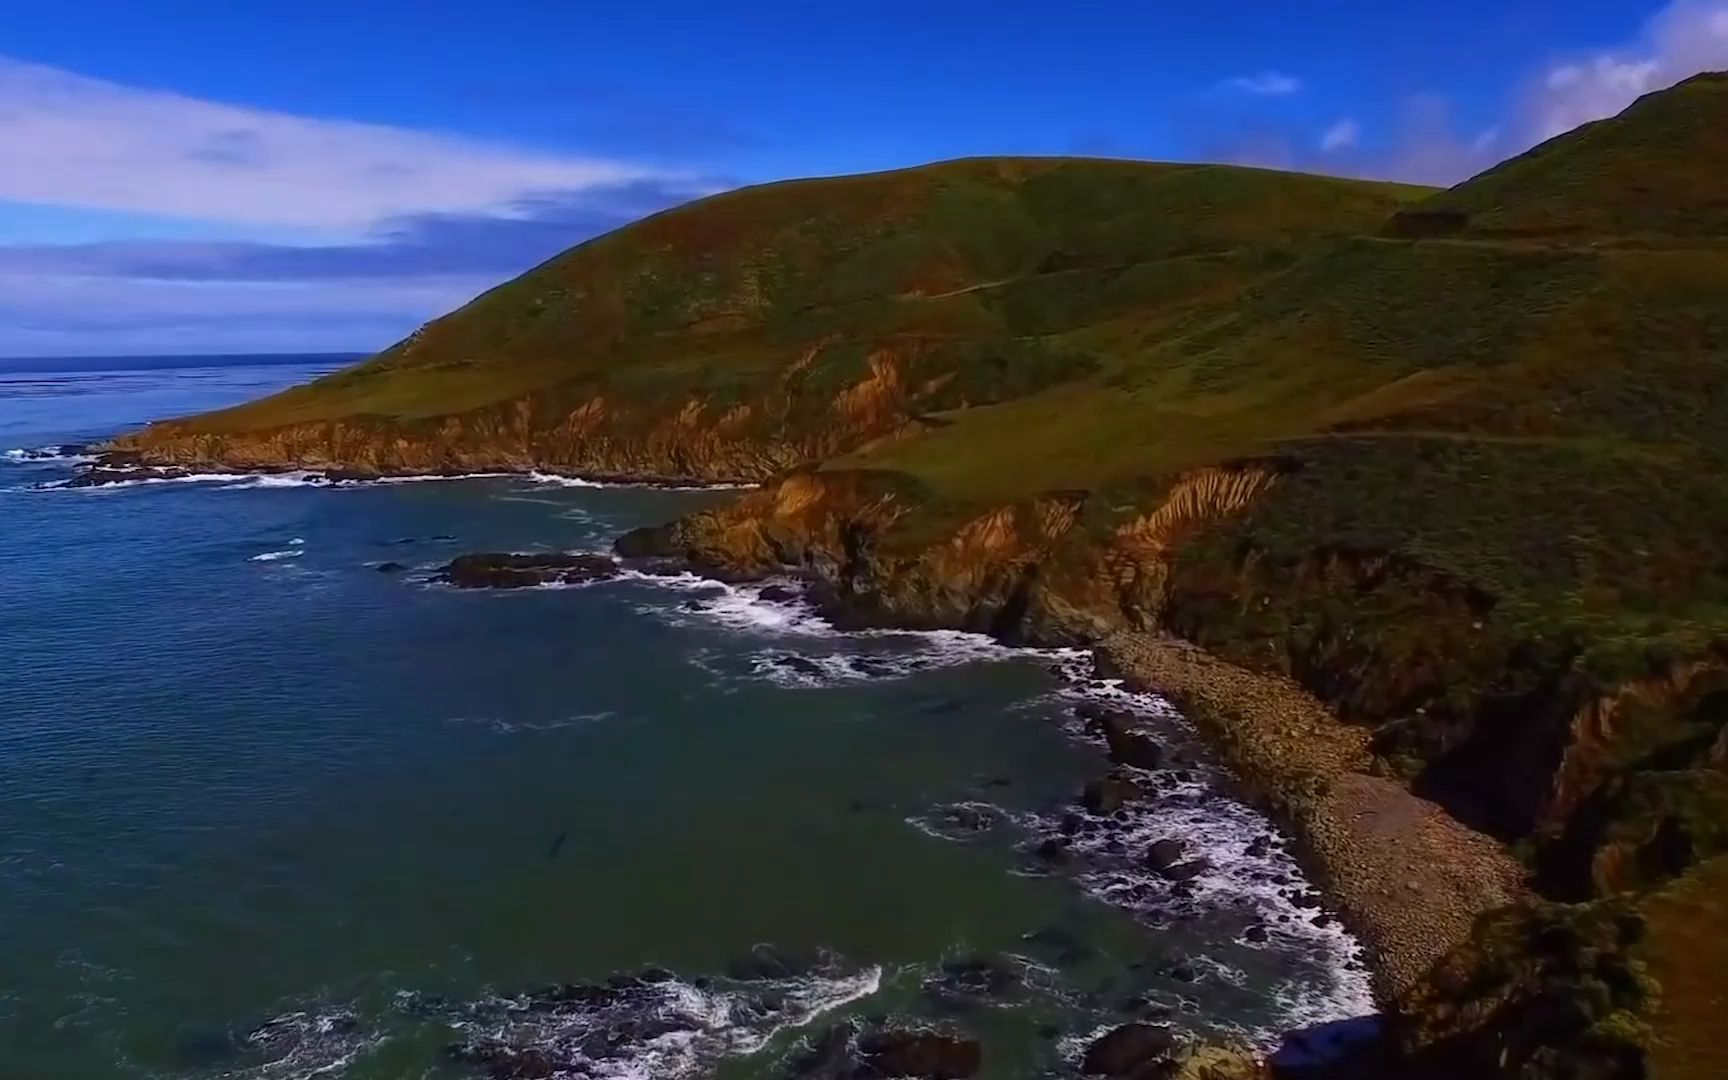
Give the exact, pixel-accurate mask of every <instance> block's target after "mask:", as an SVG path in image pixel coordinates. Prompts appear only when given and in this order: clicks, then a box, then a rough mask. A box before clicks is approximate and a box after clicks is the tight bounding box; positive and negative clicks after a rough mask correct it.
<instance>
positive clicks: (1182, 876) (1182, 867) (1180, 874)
mask: <svg viewBox="0 0 1728 1080" xmlns="http://www.w3.org/2000/svg"><path fill="white" fill-rule="evenodd" d="M1157 869H1158V873H1159V875H1160V876H1162V877H1163V878H1164V880H1166V881H1192V880H1194V879H1195V878H1197V877H1199V876H1200V875H1201V874H1204V873H1205V872H1206V871H1208V870H1210V869H1212V864H1211V863H1210V862H1208V861H1207V860H1205V859H1189V860H1188V861H1186V862H1179V863H1176V864H1174V865H1172V866H1164V867H1159V868H1157Z"/></svg>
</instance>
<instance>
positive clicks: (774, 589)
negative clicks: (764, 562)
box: [756, 585, 801, 604]
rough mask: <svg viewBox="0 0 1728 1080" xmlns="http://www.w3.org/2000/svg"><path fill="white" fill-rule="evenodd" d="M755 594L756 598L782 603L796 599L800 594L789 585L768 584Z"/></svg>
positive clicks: (772, 602) (771, 602)
mask: <svg viewBox="0 0 1728 1080" xmlns="http://www.w3.org/2000/svg"><path fill="white" fill-rule="evenodd" d="M756 595H757V599H760V600H765V601H767V602H768V603H770V604H784V603H788V602H790V601H793V600H796V599H798V597H799V596H800V595H801V594H800V593H799V592H798V590H797V589H794V588H793V587H792V586H790V585H770V586H768V587H767V588H765V589H763V590H762V591H761V592H760V593H758V594H756Z"/></svg>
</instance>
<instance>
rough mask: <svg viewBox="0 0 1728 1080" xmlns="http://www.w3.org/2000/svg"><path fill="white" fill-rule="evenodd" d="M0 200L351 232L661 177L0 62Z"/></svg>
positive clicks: (624, 166)
mask: <svg viewBox="0 0 1728 1080" xmlns="http://www.w3.org/2000/svg"><path fill="white" fill-rule="evenodd" d="M0 163H3V165H0V199H10V200H16V201H20V202H31V203H42V204H48V205H54V206H72V207H80V208H86V209H99V210H106V211H120V212H127V213H139V214H156V215H166V216H177V217H186V218H198V219H203V220H212V221H225V222H239V223H246V224H252V225H259V226H278V227H279V226H295V227H305V228H311V229H319V230H326V231H330V232H347V233H355V232H358V231H363V230H364V229H366V228H367V227H368V226H371V225H373V224H375V223H377V222H379V221H380V220H383V219H386V218H393V217H399V216H403V215H411V214H430V213H470V214H472V213H493V214H501V215H508V214H510V213H511V212H512V210H513V205H512V204H513V203H514V202H515V201H516V200H519V199H521V198H523V197H524V196H529V195H533V194H535V193H540V192H569V191H579V190H582V189H585V188H590V187H594V186H597V185H616V184H621V183H628V182H631V181H636V180H643V179H649V178H654V177H663V176H665V175H666V174H665V173H662V172H658V171H656V170H650V169H645V168H642V167H638V166H635V165H631V164H628V163H621V162H613V161H604V160H595V159H588V158H583V157H578V156H573V155H563V154H555V153H545V152H539V151H534V150H527V149H522V148H517V147H511V146H508V145H504V144H500V143H494V142H486V141H482V140H476V139H469V138H463V137H459V136H454V135H444V134H435V133H429V132H423V131H415V130H411V129H407V128H400V127H390V126H387V125H382V124H366V123H357V122H353V121H346V120H326V119H316V118H311V117H304V116H295V115H291V114H288V113H280V112H269V111H265V110H261V109H252V108H247V107H243V106H237V105H228V104H224V103H221V102H215V101H205V100H200V99H197V98H192V97H186V96H183V95H180V94H174V93H169V92H166V91H159V90H145V89H139V88H135V87H128V86H122V85H119V84H116V83H111V82H104V81H102V80H99V79H91V78H87V77H84V76H82V75H77V74H74V73H72V72H67V71H62V70H59V69H56V68H50V67H43V66H41V65H37V64H29V63H23V62H21V61H17V60H11V59H8V58H6V57H0Z"/></svg>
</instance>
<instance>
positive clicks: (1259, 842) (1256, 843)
mask: <svg viewBox="0 0 1728 1080" xmlns="http://www.w3.org/2000/svg"><path fill="white" fill-rule="evenodd" d="M1271 851H1272V837H1271V836H1268V835H1263V836H1256V837H1255V838H1254V839H1253V840H1252V841H1250V842H1249V844H1248V854H1249V855H1250V856H1251V857H1253V858H1256V859H1263V858H1265V857H1266V856H1267V855H1269V854H1271Z"/></svg>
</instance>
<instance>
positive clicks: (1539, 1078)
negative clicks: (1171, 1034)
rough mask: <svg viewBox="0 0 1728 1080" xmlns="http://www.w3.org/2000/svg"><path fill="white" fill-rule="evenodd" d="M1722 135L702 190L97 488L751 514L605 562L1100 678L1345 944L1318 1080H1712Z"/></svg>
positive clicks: (1634, 125) (1695, 84)
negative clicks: (1230, 795) (254, 487)
mask: <svg viewBox="0 0 1728 1080" xmlns="http://www.w3.org/2000/svg"><path fill="white" fill-rule="evenodd" d="M1724 131H1728V77H1724V76H1722V75H1700V76H1697V77H1694V78H1692V79H1689V80H1687V81H1686V82H1684V83H1681V84H1680V85H1678V86H1676V87H1674V88H1672V89H1670V90H1666V91H1662V92H1659V93H1656V94H1651V95H1647V96H1646V97H1644V98H1642V99H1640V100H1639V101H1638V102H1637V103H1636V104H1634V105H1633V106H1631V107H1630V108H1628V109H1627V110H1626V111H1625V112H1624V113H1623V114H1621V115H1620V116H1618V117H1614V118H1611V119H1608V120H1604V121H1601V122H1599V123H1595V124H1591V125H1587V126H1586V127H1584V128H1582V129H1579V130H1577V131H1575V132H1572V133H1569V134H1567V135H1564V136H1561V137H1559V138H1556V139H1554V140H1551V141H1550V142H1548V143H1545V144H1543V145H1541V146H1539V147H1537V148H1535V149H1534V150H1532V151H1530V152H1528V153H1526V154H1524V155H1520V156H1519V157H1517V158H1515V159H1512V160H1510V161H1508V162H1505V163H1502V164H1501V165H1500V166H1497V167H1496V168H1494V169H1492V170H1490V171H1488V172H1487V173H1484V174H1482V175H1481V176H1479V177H1476V178H1473V179H1472V180H1469V181H1466V182H1465V183H1463V184H1460V185H1458V186H1456V187H1455V188H1452V189H1450V190H1448V191H1444V192H1433V191H1429V190H1426V189H1419V188H1411V187H1406V186H1400V185H1388V184H1372V183H1364V182H1359V181H1346V180H1331V179H1327V178H1321V177H1309V176H1295V175H1290V174H1279V173H1273V172H1267V171H1263V170H1250V169H1233V168H1228V167H1222V166H1168V165H1153V164H1141V163H1133V162H1089V161H1077V160H1062V159H1048V160H1042V159H979V160H973V161H966V162H951V163H944V164H941V165H937V166H930V167H927V168H924V169H915V170H906V171H903V172H897V173H887V174H879V175H875V176H868V177H849V178H836V179H829V180H820V181H808V182H799V183H792V184H781V185H769V186H765V187H760V188H753V189H747V190H744V191H739V192H733V193H729V194H726V195H721V196H717V197H715V198H713V199H709V200H703V201H701V202H698V203H695V204H692V205H691V206H687V207H683V208H680V209H677V210H673V211H669V212H667V213H664V214H660V215H656V216H654V217H652V218H649V219H646V220H644V221H642V222H639V223H636V224H634V225H632V226H629V227H626V228H624V229H621V230H618V231H617V232H614V233H611V234H608V235H607V236H604V237H600V238H598V239H596V240H594V241H591V242H589V243H587V244H584V245H582V246H580V247H578V248H576V249H573V250H572V251H570V252H568V253H566V254H565V255H563V256H560V257H559V258H557V259H554V260H552V261H550V262H548V263H547V264H545V265H543V266H541V267H538V268H536V269H535V270H533V271H531V272H530V273H528V274H526V275H524V276H522V277H521V278H518V279H516V280H515V281H512V282H509V283H507V284H505V285H503V286H500V287H499V288H498V289H495V290H493V291H492V292H489V293H487V294H485V295H484V296H482V297H480V298H478V299H477V300H475V301H474V302H473V303H471V304H470V305H468V306H467V307H465V308H463V309H462V310H460V311H457V312H455V313H452V314H451V315H449V316H446V317H444V318H442V319H439V320H436V321H434V322H433V323H431V324H429V325H428V326H426V327H424V328H422V330H420V331H418V332H416V333H415V334H414V335H412V336H410V337H409V338H407V339H405V340H404V341H402V342H400V343H398V344H397V345H395V346H393V347H391V348H390V349H388V350H386V351H385V352H383V353H381V354H379V355H378V356H377V357H375V358H373V359H372V360H370V361H367V362H366V363H363V364H361V365H358V366H356V367H354V368H351V369H349V370H347V371H344V372H340V373H337V374H335V375H332V376H328V377H326V378H324V379H320V380H318V381H316V382H314V383H312V384H309V385H308V386H305V387H300V388H297V389H295V390H291V391H287V392H285V393H283V394H280V395H277V396H275V397H272V398H269V399H265V400H262V401H259V402H254V403H250V404H248V405H245V406H241V407H239V408H236V409H231V410H225V411H223V412H219V413H214V414H210V415H207V416H202V417H192V418H186V419H181V420H174V421H167V422H163V423H160V424H153V425H151V426H150V427H148V428H146V429H144V430H143V431H141V432H138V433H136V434H134V435H132V436H128V437H126V438H124V439H122V440H119V441H118V442H117V443H116V444H115V445H113V446H111V447H108V448H106V449H107V450H108V451H110V452H111V453H112V454H115V455H117V456H112V457H109V458H108V459H106V461H105V462H103V463H100V464H98V465H97V466H96V467H95V468H93V469H92V470H91V471H92V473H97V472H103V471H106V475H107V476H109V477H112V476H116V475H126V474H125V473H124V472H123V470H127V469H141V470H158V472H157V473H154V474H147V473H141V474H138V475H137V477H136V478H138V479H149V478H151V476H152V475H155V476H167V475H169V474H171V473H173V472H174V471H176V470H178V471H180V472H202V471H207V470H209V471H213V470H223V469H265V470H279V469H308V470H337V474H330V473H326V475H338V474H342V472H343V471H345V470H351V471H352V473H353V475H357V476H358V475H370V476H379V475H400V474H410V473H473V472H516V473H521V472H528V471H532V470H548V471H559V472H565V473H569V474H574V475H580V476H588V477H594V478H607V479H619V480H628V481H640V482H662V483H664V482H669V481H676V482H705V483H713V482H721V481H724V482H735V483H751V484H756V485H759V486H757V487H755V488H754V489H753V490H749V491H747V492H745V493H743V494H741V495H740V496H739V497H738V498H737V499H735V500H733V501H732V502H730V503H729V504H726V505H722V506H718V507H715V508H711V509H708V510H704V511H701V512H698V513H695V514H692V515H690V516H688V517H686V518H684V519H682V520H679V521H676V522H669V523H666V524H665V525H663V526H659V527H655V528H650V529H644V530H639V531H637V532H635V533H632V534H630V535H628V536H625V537H623V538H622V539H621V540H620V541H619V545H618V548H617V552H616V553H617V555H618V557H619V558H621V559H623V560H625V561H626V562H629V561H632V560H651V561H653V562H655V563H656V564H660V565H681V566H685V567H688V568H690V569H692V570H694V571H696V572H699V573H706V574H710V575H712V576H716V577H720V578H723V579H726V580H741V579H752V578H763V577H769V576H793V577H797V578H800V579H802V580H803V581H804V583H805V586H806V587H807V588H808V589H809V590H810V594H811V596H812V597H813V598H814V600H815V601H816V602H817V603H818V605H819V606H820V607H821V609H822V610H823V611H824V612H825V613H826V614H827V615H828V616H829V617H830V618H831V619H832V620H833V621H834V622H835V623H836V624H837V625H840V626H842V627H869V626H898V627H910V628H957V629H965V630H973V631H978V632H982V633H987V634H990V635H993V636H995V637H997V638H999V639H1001V640H1003V641H1007V642H1019V643H1031V644H1045V645H1083V646H1091V647H1102V649H1103V654H1104V655H1105V656H1106V657H1107V658H1109V659H1110V661H1111V662H1113V663H1115V664H1116V665H1117V667H1118V668H1119V670H1120V671H1121V672H1122V673H1123V674H1124V675H1126V676H1130V677H1133V678H1135V679H1137V680H1139V681H1142V682H1143V683H1144V684H1145V685H1148V686H1150V687H1153V688H1155V689H1157V690H1159V691H1160V692H1162V693H1166V694H1168V695H1170V696H1172V697H1173V698H1174V699H1176V700H1178V701H1179V702H1181V703H1182V704H1183V705H1184V706H1185V707H1186V708H1187V709H1188V710H1189V711H1190V712H1191V713H1192V714H1193V716H1194V718H1195V720H1196V722H1197V723H1198V724H1199V725H1200V726H1201V727H1202V728H1203V729H1204V730H1205V731H1207V732H1208V733H1209V734H1210V735H1211V736H1212V737H1213V738H1214V740H1215V741H1216V742H1217V743H1218V745H1219V747H1220V748H1221V750H1222V752H1223V753H1224V755H1225V756H1226V757H1227V759H1228V760H1229V761H1230V762H1231V763H1232V764H1233V765H1234V766H1235V767H1236V769H1237V771H1238V772H1239V774H1240V776H1241V778H1242V780H1243V781H1244V783H1245V785H1246V786H1247V788H1248V793H1249V794H1250V795H1251V796H1252V797H1254V798H1256V799H1257V800H1259V801H1260V802H1261V804H1262V805H1264V806H1266V807H1268V808H1269V809H1271V810H1272V811H1273V812H1274V813H1276V814H1277V815H1278V816H1279V818H1280V820H1282V821H1283V822H1284V823H1285V824H1286V825H1288V826H1289V828H1290V829H1291V831H1292V832H1293V833H1294V834H1295V835H1296V836H1297V837H1298V838H1299V840H1300V841H1301V844H1302V847H1303V849H1304V851H1305V852H1306V853H1307V856H1308V858H1309V859H1310V860H1311V863H1312V865H1313V868H1314V869H1315V871H1316V872H1317V873H1318V874H1319V876H1320V877H1321V878H1322V879H1323V880H1324V881H1325V882H1326V883H1327V885H1328V887H1329V889H1330V890H1331V893H1332V896H1333V900H1334V902H1335V903H1336V904H1337V906H1338V907H1339V908H1340V910H1341V912H1342V913H1343V914H1344V915H1345V917H1346V918H1348V919H1349V920H1350V921H1351V923H1352V925H1353V926H1355V927H1356V929H1357V930H1358V932H1359V933H1361V934H1362V936H1363V937H1364V938H1365V939H1366V940H1367V941H1368V942H1369V944H1370V945H1371V947H1372V950H1373V953H1374V955H1375V957H1376V962H1377V963H1378V965H1379V976H1380V987H1381V991H1382V997H1383V999H1384V1002H1385V1004H1386V1006H1387V1008H1388V1009H1389V1010H1390V1011H1391V1013H1392V1015H1393V1023H1392V1025H1391V1032H1392V1035H1391V1038H1390V1040H1389V1042H1388V1044H1387V1045H1386V1046H1385V1047H1384V1048H1383V1049H1384V1052H1385V1054H1386V1055H1387V1056H1386V1057H1385V1058H1384V1059H1383V1060H1380V1061H1379V1062H1378V1063H1377V1064H1373V1068H1375V1069H1379V1070H1380V1072H1379V1073H1374V1072H1372V1071H1370V1072H1366V1073H1362V1072H1358V1073H1356V1074H1348V1075H1388V1076H1435V1077H1439V1076H1447V1077H1452V1076H1485V1077H1495V1076H1499V1077H1507V1078H1512V1077H1517V1078H1520V1080H1545V1078H1550V1077H1552V1078H1559V1077H1591V1078H1601V1080H1632V1078H1637V1077H1642V1076H1645V1075H1647V1074H1648V1073H1649V1072H1650V1071H1651V1070H1652V1069H1653V1068H1656V1067H1657V1066H1660V1067H1661V1068H1662V1069H1663V1070H1665V1071H1664V1072H1663V1075H1665V1076H1673V1077H1681V1078H1687V1077H1690V1076H1704V1075H1712V1074H1710V1073H1708V1072H1702V1071H1698V1068H1696V1067H1694V1066H1692V1065H1690V1064H1686V1063H1687V1062H1695V1061H1707V1060H1709V1057H1708V1049H1709V1047H1710V1046H1711V1045H1712V1044H1713V1043H1717V1042H1720V1040H1719V1038H1718V1037H1717V1035H1716V1033H1715V1032H1714V1030H1713V1029H1712V1027H1711V1025H1710V1024H1709V1022H1708V1021H1707V1019H1706V1018H1705V1017H1704V1016H1703V1015H1702V1014H1701V1013H1700V1012H1699V1011H1698V1010H1696V1009H1695V1008H1692V1007H1689V1005H1688V1003H1690V1002H1694V1001H1696V1000H1699V999H1700V998H1703V999H1708V1000H1714V998H1712V997H1711V995H1713V994H1719V992H1720V991H1719V987H1720V986H1721V985H1722V982H1723V980H1722V978H1721V976H1720V973H1719V972H1718V973H1717V975H1716V976H1715V981H1714V982H1711V981H1710V980H1709V979H1708V978H1706V977H1704V976H1703V975H1701V974H1700V969H1699V968H1698V967H1696V966H1688V963H1687V960H1686V958H1687V957H1688V955H1691V954H1701V953H1702V952H1703V950H1699V949H1686V948H1684V947H1682V946H1680V945H1678V944H1677V943H1680V942H1684V941H1686V940H1687V939H1688V936H1689V935H1696V933H1697V931H1696V926H1697V925H1699V924H1708V925H1710V926H1713V927H1714V928H1715V930H1714V932H1715V933H1716V935H1717V936H1719V937H1728V929H1724V928H1725V927H1728V922H1724V921H1723V913H1722V912H1721V910H1720V909H1719V907H1716V906H1712V905H1710V904H1707V903H1700V902H1699V899H1698V898H1699V896H1700V893H1701V888H1700V885H1699V883H1700V882H1709V881H1716V880H1718V879H1719V875H1720V873H1721V867H1722V865H1723V861H1724V859H1728V750H1725V749H1724V747H1728V614H1725V612H1728V563H1725V562H1724V561H1723V558H1722V551H1723V550H1724V549H1725V546H1728V435H1725V433H1728V377H1725V375H1724V372H1725V371H1728V361H1725V359H1724V357H1725V352H1724V343H1725V342H1728V304H1724V303H1723V299H1722V298H1723V296H1724V295H1728V294H1725V293H1724V291H1723V290H1722V289H1721V287H1720V283H1721V282H1722V281H1723V280H1725V279H1728V219H1725V218H1724V216H1723V214H1722V209H1721V200H1720V199H1719V198H1718V197H1717V195H1716V192H1717V190H1718V189H1719V186H1720V185H1719V184H1718V183H1717V181H1716V178H1717V177H1719V176H1720V175H1721V173H1722V171H1723V169H1725V168H1728V142H1725V141H1724V139H1723V138H1722V132H1724ZM92 482H97V481H95V480H93V481H92ZM470 572H472V574H473V575H474V577H473V578H472V579H473V580H476V581H486V582H496V583H498V584H530V583H531V584H544V583H548V582H550V581H569V580H571V578H570V577H569V575H575V578H576V579H582V578H583V577H585V576H588V575H591V574H595V573H601V572H604V571H603V568H602V567H600V566H599V564H598V563H596V564H593V565H587V564H571V565H568V566H558V565H544V566H542V565H533V564H530V563H519V562H517V561H514V560H513V558H512V557H487V558H482V559H478V560H475V561H472V562H470V563H467V564H464V566H463V567H462V568H461V570H460V573H461V574H462V575H464V576H467V575H469V574H470ZM1131 734H1132V733H1131V732H1119V733H1117V734H1116V737H1115V738H1114V739H1113V740H1111V742H1112V750H1113V752H1116V753H1118V754H1119V755H1122V756H1129V755H1134V754H1138V753H1140V752H1142V751H1143V749H1144V748H1143V747H1140V746H1138V745H1137V743H1136V742H1135V740H1133V739H1132V738H1130V737H1129V736H1131ZM1106 735H1107V737H1108V732H1106ZM1095 795H1096V798H1097V799H1098V800H1108V799H1111V798H1126V797H1131V792H1130V791H1128V790H1127V789H1126V788H1125V787H1124V786H1123V785H1122V784H1121V783H1120V782H1119V778H1118V779H1116V780H1113V779H1111V778H1110V777H1103V778H1101V780H1100V786H1099V787H1098V789H1097V791H1096V793H1095ZM1101 804H1102V803H1101ZM1179 864H1180V861H1178V862H1176V863H1172V864H1171V866H1172V867H1174V866H1176V865H1179ZM1702 891H1703V892H1705V893H1707V892H1708V890H1707V889H1706V890H1702ZM1681 913H1684V915H1682V914H1681ZM1712 920H1713V921H1712ZM1664 987H1667V989H1664ZM1712 988H1715V989H1712ZM1676 995H1684V1000H1683V1001H1680V1000H1677V999H1676ZM1676 1047H1678V1048H1679V1049H1676ZM1675 1063H1680V1064H1675ZM1369 1065H1370V1063H1363V1064H1362V1066H1361V1067H1362V1068H1364V1069H1367V1068H1369ZM1160 1067H1162V1066H1160ZM1688 1070H1690V1071H1688ZM1130 1075H1133V1074H1130ZM1309 1075H1314V1076H1324V1075H1328V1074H1327V1073H1325V1072H1323V1071H1322V1072H1314V1073H1310V1074H1309ZM1331 1075H1335V1076H1343V1075H1347V1074H1345V1073H1336V1072H1335V1073H1333V1074H1331Z"/></svg>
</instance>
